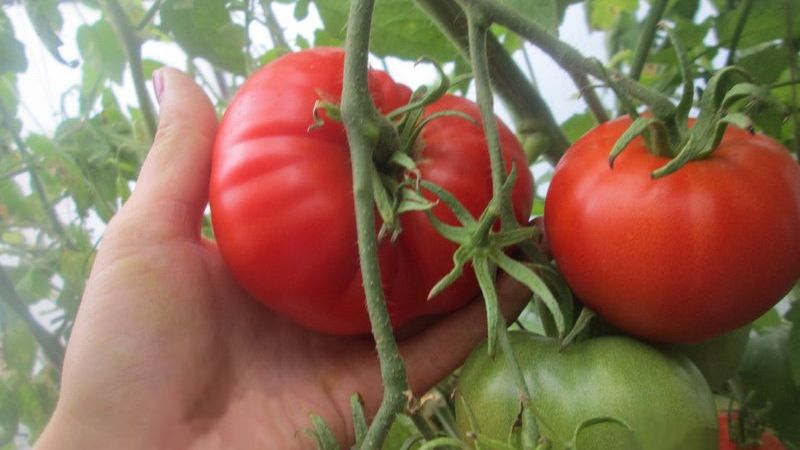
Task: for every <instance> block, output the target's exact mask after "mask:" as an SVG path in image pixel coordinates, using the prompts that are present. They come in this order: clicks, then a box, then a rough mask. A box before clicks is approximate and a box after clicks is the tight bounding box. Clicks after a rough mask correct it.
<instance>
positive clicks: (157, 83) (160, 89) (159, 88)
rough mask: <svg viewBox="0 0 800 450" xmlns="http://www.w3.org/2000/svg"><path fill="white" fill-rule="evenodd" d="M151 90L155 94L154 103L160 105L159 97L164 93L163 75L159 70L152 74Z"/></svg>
mask: <svg viewBox="0 0 800 450" xmlns="http://www.w3.org/2000/svg"><path fill="white" fill-rule="evenodd" d="M153 90H154V91H155V93H156V101H157V102H158V103H161V95H162V94H163V93H164V73H163V71H162V70H161V69H158V70H156V71H155V72H153Z"/></svg>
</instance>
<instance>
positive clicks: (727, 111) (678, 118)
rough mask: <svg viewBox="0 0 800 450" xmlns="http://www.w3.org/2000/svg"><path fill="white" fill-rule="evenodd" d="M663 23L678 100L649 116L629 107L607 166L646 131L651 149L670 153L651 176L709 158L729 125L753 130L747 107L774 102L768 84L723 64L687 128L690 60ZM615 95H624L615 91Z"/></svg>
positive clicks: (690, 97) (691, 85) (691, 88)
mask: <svg viewBox="0 0 800 450" xmlns="http://www.w3.org/2000/svg"><path fill="white" fill-rule="evenodd" d="M661 27H662V28H663V29H664V30H665V31H666V32H667V35H668V37H669V39H670V41H671V43H672V45H673V47H674V48H675V51H676V53H677V54H678V62H679V66H680V68H681V76H682V78H683V92H682V95H681V99H680V101H679V103H678V105H677V106H676V107H675V108H674V109H671V110H669V111H666V112H661V111H659V110H656V109H655V108H654V109H653V115H652V116H650V115H647V116H639V114H637V113H636V110H635V109H633V108H628V109H629V113H630V114H631V116H632V117H633V119H634V121H633V123H632V124H631V126H630V127H629V128H628V130H626V132H625V133H623V134H622V136H620V138H619V140H618V141H617V142H616V144H615V145H614V147H613V148H612V149H611V152H610V154H609V158H608V164H609V167H611V168H612V169H613V167H614V162H615V160H616V158H617V157H618V156H619V155H620V153H622V151H623V150H625V148H626V147H627V146H628V144H629V143H630V142H631V141H632V140H633V139H634V138H636V137H638V136H640V135H644V137H645V139H646V143H647V146H648V148H649V149H650V151H651V152H652V153H653V154H655V155H657V156H662V157H668V158H671V159H670V161H669V162H668V163H666V164H665V165H663V166H662V167H660V168H658V169H656V170H654V171H653V172H652V174H651V176H652V177H653V178H654V179H656V178H660V177H663V176H666V175H669V174H671V173H674V172H675V171H677V170H679V169H680V168H681V167H683V166H684V165H686V164H687V163H688V162H690V161H693V160H698V159H704V158H707V157H708V156H709V155H711V154H712V153H713V152H714V150H715V149H716V148H717V146H719V144H720V142H721V141H722V136H723V134H724V133H725V130H726V128H727V127H728V125H735V126H737V127H739V128H742V129H745V130H748V131H749V132H751V133H754V130H753V121H752V120H751V119H750V117H749V115H748V114H749V112H750V111H752V110H755V109H758V108H759V107H760V106H761V105H764V104H769V105H772V104H774V102H775V101H774V99H772V98H771V97H770V96H769V91H768V90H767V89H766V88H764V87H763V86H758V85H756V84H754V83H753V78H752V76H751V75H750V74H749V73H748V72H746V71H745V70H743V69H741V68H739V67H736V66H729V67H725V68H723V69H721V70H720V71H718V72H717V73H715V74H714V75H713V76H712V77H711V78H710V79H709V81H708V84H707V86H706V89H705V90H704V91H703V93H702V95H701V98H700V101H699V114H698V116H697V120H696V121H695V122H694V126H693V127H691V128H690V127H689V113H690V110H691V108H692V105H693V98H694V81H693V77H694V76H693V74H692V71H691V63H690V60H689V58H688V54H687V52H686V50H685V48H684V47H683V45H682V44H681V42H680V39H679V38H678V37H677V35H676V34H675V33H674V32H673V30H672V29H670V28H669V27H667V26H666V25H663V24H662V25H661ZM737 81H738V82H737ZM613 87H614V86H613V84H612V88H613ZM615 91H617V90H616V89H615ZM617 94H618V95H620V96H621V97H624V95H621V93H620V92H619V91H617ZM743 99H747V102H746V104H745V105H744V107H743V108H741V110H732V109H733V108H734V107H735V106H736V105H737V104H738V103H739V102H740V101H741V100H743Z"/></svg>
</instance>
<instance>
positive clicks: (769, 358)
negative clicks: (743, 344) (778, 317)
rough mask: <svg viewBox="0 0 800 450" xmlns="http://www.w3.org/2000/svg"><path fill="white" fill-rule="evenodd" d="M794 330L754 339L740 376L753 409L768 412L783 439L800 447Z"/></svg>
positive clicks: (784, 328) (778, 328)
mask: <svg viewBox="0 0 800 450" xmlns="http://www.w3.org/2000/svg"><path fill="white" fill-rule="evenodd" d="M789 337H790V328H789V326H787V325H786V324H784V325H781V326H776V327H772V328H769V329H767V330H766V331H765V332H763V333H762V334H756V335H754V336H752V337H751V338H750V342H749V343H748V344H747V348H746V349H745V354H744V359H743V361H742V365H741V368H740V369H739V375H740V376H741V377H742V380H743V381H744V385H745V388H746V390H747V392H751V391H752V393H753V394H752V400H751V402H750V406H751V407H753V408H755V409H759V408H766V412H765V414H764V420H765V422H766V424H767V425H769V426H770V427H771V428H773V429H775V430H776V431H777V432H778V434H779V436H780V437H782V438H784V439H788V440H790V441H791V442H794V443H795V444H800V427H798V426H797V424H798V423H800V387H798V386H797V385H796V384H795V383H794V380H793V379H792V374H791V367H790V362H789V361H790V357H789V348H790V340H789Z"/></svg>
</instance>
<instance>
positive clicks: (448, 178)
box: [210, 48, 533, 334]
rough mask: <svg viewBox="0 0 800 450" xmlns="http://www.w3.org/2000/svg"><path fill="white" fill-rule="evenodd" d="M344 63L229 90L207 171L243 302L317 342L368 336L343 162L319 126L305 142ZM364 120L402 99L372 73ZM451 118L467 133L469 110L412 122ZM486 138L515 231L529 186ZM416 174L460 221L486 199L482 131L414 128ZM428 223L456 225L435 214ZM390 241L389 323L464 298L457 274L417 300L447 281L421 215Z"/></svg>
mask: <svg viewBox="0 0 800 450" xmlns="http://www.w3.org/2000/svg"><path fill="white" fill-rule="evenodd" d="M343 62H344V53H343V51H342V50H340V49H333V48H318V49H313V50H307V51H302V52H298V53H293V54H289V55H286V56H284V57H282V58H280V59H278V60H276V61H274V62H272V63H271V64H269V65H268V66H266V67H264V68H263V69H261V70H260V71H258V72H257V73H255V74H253V75H252V76H251V77H250V79H248V80H247V82H246V83H245V84H244V85H243V86H242V87H241V88H240V89H239V91H238V93H237V94H236V97H235V98H234V99H233V101H232V102H231V104H230V106H229V107H228V110H227V111H226V113H225V116H224V118H223V119H222V123H221V125H220V128H219V131H218V134H217V138H216V142H215V144H214V153H213V160H212V170H211V186H210V202H211V214H212V221H213V225H214V233H215V235H216V239H217V243H218V244H219V248H220V250H221V252H222V255H223V258H224V259H225V261H226V263H227V265H228V267H229V269H230V271H231V273H232V274H233V276H234V277H235V278H236V280H237V281H238V282H239V283H240V284H241V285H242V286H243V287H244V289H245V290H247V291H248V292H249V293H250V294H251V295H253V296H254V297H255V298H257V299H258V300H260V301H261V302H263V303H264V304H265V305H267V306H269V307H270V308H271V309H273V310H275V311H277V312H279V313H281V314H284V315H285V316H288V317H289V318H291V319H292V320H294V321H295V322H297V323H299V324H301V325H303V326H305V327H307V328H310V329H313V330H317V331H320V332H324V333H330V334H360V333H366V332H368V331H369V330H370V325H369V320H368V317H367V313H366V306H365V301H364V293H363V290H362V282H361V271H360V268H359V262H358V251H357V250H358V249H357V243H356V226H355V218H354V206H353V187H352V178H351V168H350V158H349V148H348V145H347V136H346V134H345V131H344V128H343V126H342V125H341V124H340V123H338V122H335V121H333V120H329V119H327V118H326V120H325V124H324V126H322V127H319V128H315V129H313V130H311V131H308V128H309V126H310V125H311V124H312V123H313V121H314V119H313V117H312V110H313V108H314V103H315V102H316V100H317V99H319V98H323V99H325V100H328V101H333V102H337V101H338V100H339V97H340V95H341V90H342V74H343ZM369 81H370V91H371V94H372V97H373V100H374V101H375V104H376V105H377V107H378V108H379V109H380V110H381V111H382V112H383V113H388V112H390V111H392V110H394V109H395V108H398V107H400V106H402V105H404V104H406V103H407V102H408V99H409V96H410V90H409V89H408V88H407V87H405V86H402V85H400V84H396V83H395V82H394V81H392V80H391V79H390V78H389V76H388V75H387V74H386V73H384V72H379V71H371V72H370V80H369ZM443 110H458V111H461V112H464V113H466V114H468V115H470V116H472V117H474V118H475V120H476V121H477V122H478V123H480V120H479V117H480V115H479V111H478V108H477V106H476V105H475V104H474V103H472V102H470V101H468V100H465V99H462V98H457V97H453V96H450V95H445V96H444V97H442V98H441V99H440V100H439V101H437V102H436V103H435V104H433V105H431V106H430V107H428V108H427V110H426V112H425V114H426V115H430V114H432V113H434V112H437V111H443ZM499 125H500V136H501V141H502V145H503V149H504V156H505V161H506V166H507V167H506V168H507V170H510V168H511V165H512V164H513V165H514V166H516V168H517V170H516V171H517V174H518V178H517V182H516V183H517V184H516V186H515V187H514V192H513V204H514V210H515V213H516V215H517V217H518V218H519V219H520V220H523V219H524V220H527V218H528V214H529V212H530V207H531V202H532V186H533V180H532V178H531V175H530V172H529V171H528V169H527V163H526V160H525V156H524V154H523V151H522V148H521V147H520V145H519V143H518V142H517V141H516V138H515V137H514V135H513V134H512V133H511V131H510V130H509V129H508V128H506V127H505V126H504V125H502V124H499ZM418 144H419V146H418V147H419V154H418V157H417V158H416V159H417V165H418V167H419V170H420V172H421V176H422V178H423V179H426V180H429V181H431V182H434V183H436V184H438V185H440V186H442V187H444V188H445V189H447V190H448V191H450V192H451V193H453V194H454V195H455V196H456V197H457V198H458V199H459V200H460V201H461V202H462V203H463V204H464V205H465V206H466V207H467V209H469V211H470V212H472V214H474V215H475V216H476V217H477V216H478V215H479V214H480V212H481V211H482V210H483V208H484V207H485V206H486V204H487V203H488V202H489V200H490V199H491V197H492V186H491V172H490V163H489V156H488V153H487V149H486V145H485V140H484V137H483V130H482V127H480V126H476V125H475V124H473V123H470V122H469V121H467V120H464V119H463V118H458V117H444V118H440V119H436V120H434V121H433V122H431V123H430V124H429V125H427V126H426V127H425V128H424V131H423V132H422V135H421V137H420V141H419V143H418ZM433 211H434V214H436V216H437V217H439V218H440V219H442V220H444V221H445V222H447V223H450V224H456V223H457V222H456V220H455V218H454V216H453V215H452V214H451V213H450V212H449V211H448V210H447V208H446V206H445V205H444V204H439V205H437V206H436V207H435V208H434V209H433ZM401 225H402V233H401V234H400V236H399V238H398V240H397V241H396V242H395V243H394V244H392V243H390V242H389V240H388V239H387V240H384V241H382V242H381V243H380V246H379V249H378V251H379V256H380V263H381V272H382V282H383V287H384V290H385V292H386V300H387V305H388V307H389V314H390V315H391V318H392V323H393V324H394V325H395V326H400V325H402V324H404V323H406V322H407V321H408V320H410V319H412V318H414V317H418V316H423V315H432V314H440V313H444V312H449V311H452V310H454V309H456V308H458V307H460V306H462V305H464V304H465V303H467V302H469V301H470V300H471V299H472V298H473V297H474V296H475V295H476V294H477V292H478V287H477V283H476V281H475V279H474V275H473V274H472V272H471V271H467V272H465V275H464V276H463V277H462V278H461V279H459V280H458V281H457V282H456V283H454V284H453V285H452V286H451V287H450V288H448V289H447V290H446V291H444V292H442V293H441V294H440V295H439V296H437V297H435V298H433V299H432V300H431V301H427V300H426V297H427V294H428V291H429V290H430V289H431V287H432V286H433V285H434V283H435V282H436V281H438V280H439V279H440V278H441V277H442V276H444V275H445V274H446V273H447V272H448V271H449V270H450V269H451V267H452V265H453V262H452V255H453V251H454V250H455V248H456V247H455V245H454V244H452V243H450V242H448V241H446V240H445V239H444V238H442V237H440V236H439V235H438V234H437V233H436V231H435V230H434V229H433V228H432V227H431V225H430V224H429V221H428V219H427V217H426V216H425V214H424V213H421V212H411V213H405V214H403V215H402V216H401ZM379 226H380V224H376V227H379Z"/></svg>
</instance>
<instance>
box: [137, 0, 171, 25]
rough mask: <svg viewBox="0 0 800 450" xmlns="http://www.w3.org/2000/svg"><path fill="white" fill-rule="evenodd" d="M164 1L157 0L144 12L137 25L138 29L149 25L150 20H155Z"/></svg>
mask: <svg viewBox="0 0 800 450" xmlns="http://www.w3.org/2000/svg"><path fill="white" fill-rule="evenodd" d="M162 3H164V0H155V1H154V2H153V4H152V5H150V8H149V9H148V10H147V12H146V13H144V16H143V17H142V20H140V21H139V23H138V24H137V25H136V31H142V30H144V28H145V27H146V26H147V25H150V22H151V21H152V20H153V17H155V16H156V13H157V12H158V10H159V9H161V4H162Z"/></svg>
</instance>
